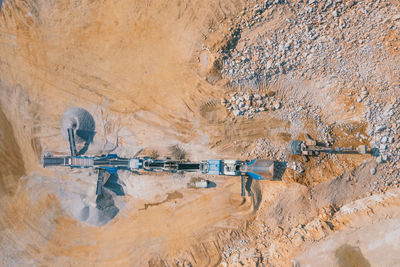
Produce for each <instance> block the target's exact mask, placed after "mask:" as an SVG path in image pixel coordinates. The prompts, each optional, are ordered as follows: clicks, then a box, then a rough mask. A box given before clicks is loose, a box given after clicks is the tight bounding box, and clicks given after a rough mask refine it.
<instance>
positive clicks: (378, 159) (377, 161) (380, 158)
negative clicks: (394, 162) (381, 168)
mask: <svg viewBox="0 0 400 267" xmlns="http://www.w3.org/2000/svg"><path fill="white" fill-rule="evenodd" d="M382 162H383V160H382V157H381V156H379V157H377V158H376V163H378V164H379V163H382Z"/></svg>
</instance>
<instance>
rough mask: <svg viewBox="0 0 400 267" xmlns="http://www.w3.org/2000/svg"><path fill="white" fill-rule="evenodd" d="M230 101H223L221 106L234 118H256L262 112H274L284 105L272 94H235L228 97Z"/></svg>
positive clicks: (224, 99)
mask: <svg viewBox="0 0 400 267" xmlns="http://www.w3.org/2000/svg"><path fill="white" fill-rule="evenodd" d="M228 96H229V97H228V99H226V98H223V99H221V104H222V105H223V106H225V107H226V109H227V110H228V111H230V112H231V113H232V114H233V116H235V117H237V116H247V117H254V115H255V114H257V113H259V112H262V111H269V110H270V111H274V110H278V109H280V108H281V107H282V103H281V102H280V101H279V100H277V99H275V98H274V96H273V95H272V94H271V93H270V94H267V93H266V94H252V93H244V92H234V93H231V94H229V95H228Z"/></svg>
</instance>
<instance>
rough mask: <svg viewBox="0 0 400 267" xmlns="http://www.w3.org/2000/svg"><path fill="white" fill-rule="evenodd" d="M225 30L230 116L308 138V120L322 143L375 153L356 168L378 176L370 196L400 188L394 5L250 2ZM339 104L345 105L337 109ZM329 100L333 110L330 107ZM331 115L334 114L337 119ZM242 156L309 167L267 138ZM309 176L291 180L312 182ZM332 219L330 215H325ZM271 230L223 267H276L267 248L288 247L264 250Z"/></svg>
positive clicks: (228, 253)
mask: <svg viewBox="0 0 400 267" xmlns="http://www.w3.org/2000/svg"><path fill="white" fill-rule="evenodd" d="M229 25H232V26H231V27H230V28H229V30H230V33H229V34H228V38H230V39H229V41H228V43H227V45H226V46H225V47H223V49H222V50H221V51H220V57H219V59H220V62H221V74H222V77H223V78H225V79H226V80H228V87H227V91H228V92H227V94H226V97H224V98H223V99H222V100H221V104H222V105H223V106H224V107H225V108H226V109H227V111H228V114H229V115H230V116H231V117H232V119H237V118H239V117H244V118H246V119H249V120H251V119H254V118H255V117H257V116H261V117H262V116H264V113H273V114H274V116H276V117H279V118H281V119H288V120H289V121H290V122H291V123H292V124H300V125H302V126H303V127H306V128H303V129H302V131H306V132H307V131H309V132H310V131H313V130H312V128H309V129H307V126H306V125H307V122H308V121H310V120H312V121H313V122H314V123H315V126H316V128H317V131H316V136H315V137H317V139H319V140H321V141H324V142H329V143H331V144H342V145H343V146H345V145H346V141H347V144H348V145H350V146H351V145H353V146H354V145H355V144H367V145H369V146H370V147H371V148H373V150H374V153H373V155H374V158H373V159H365V161H364V164H365V162H369V163H368V166H369V167H366V166H364V164H361V165H359V164H356V165H358V166H357V167H356V169H360V168H369V171H368V172H369V175H372V176H377V177H376V178H375V179H374V181H373V182H371V183H370V184H369V186H368V187H367V189H366V190H367V192H368V193H370V194H372V193H373V192H384V191H386V190H388V189H389V188H393V187H394V188H398V187H400V180H399V177H400V166H399V159H400V158H399V157H400V153H399V152H400V150H399V147H400V139H399V138H400V134H399V130H400V121H399V119H400V113H399V110H400V109H399V105H400V102H399V96H400V87H399V86H400V84H399V79H398V75H399V68H398V66H399V64H398V63H399V59H400V58H399V56H398V42H399V39H398V38H399V31H400V30H399V29H400V15H399V10H398V6H397V4H396V3H393V2H390V1H314V0H309V1H265V2H255V3H254V5H249V6H247V7H246V8H244V9H243V11H242V12H241V13H240V16H238V17H237V18H235V19H234V20H231V21H230V22H229ZM315 85H317V86H315ZM310 86H311V87H314V86H315V87H314V92H311V91H310V90H309V88H307V87H310ZM315 91H316V92H315ZM318 94H320V95H318ZM338 99H342V100H341V101H340V103H339V101H337V100H338ZM329 101H330V102H335V103H336V105H337V106H338V107H336V108H333V107H332V103H329ZM332 111H334V112H336V116H335V117H336V118H335V119H334V120H332V114H331V112H332ZM356 124H358V125H363V127H361V128H362V129H361V128H358V129H357V126H355V125H356ZM289 133H290V134H291V137H292V138H299V137H300V138H301V134H300V131H299V129H298V127H293V126H292V127H291V128H290V130H289ZM249 154H253V155H256V156H262V155H265V154H267V155H269V156H272V157H274V158H277V159H279V160H281V161H284V162H289V164H288V167H289V168H292V169H293V170H294V171H295V172H300V173H302V172H304V170H305V169H307V168H312V166H311V165H310V163H308V162H301V163H299V162H293V157H291V156H290V155H289V153H288V150H287V149H282V147H281V145H280V144H276V143H275V144H274V142H271V141H270V140H269V139H268V138H267V139H259V140H257V145H256V148H255V149H254V150H253V151H252V152H251V153H249ZM321 160H322V162H321V161H319V163H323V161H327V162H330V163H329V164H335V163H333V162H335V161H336V164H337V163H338V162H337V158H336V156H335V155H330V156H326V157H324V158H322V159H321ZM361 166H364V167H361ZM327 171H328V170H327ZM328 172H329V171H328ZM326 174H327V173H325V175H326ZM306 176H307V174H306ZM309 178H310V177H309ZM315 178H316V177H312V178H311V180H310V179H306V180H297V181H298V182H301V183H304V182H306V183H309V184H313V181H312V180H313V179H315ZM329 209H331V208H329ZM335 212H336V211H334V210H332V209H331V210H330V211H329V212H328V213H330V214H331V215H332V214H334V213H335ZM315 223H317V226H316V225H315ZM321 223H322V224H321ZM324 223H328V225H324ZM310 224H312V225H310ZM298 227H300V228H301V229H304V227H306V228H313V229H315V228H319V229H325V230H326V229H327V230H328V231H330V230H332V229H333V228H334V226H332V225H330V224H329V222H326V221H325V222H323V221H322V222H321V221H317V222H316V221H312V222H310V223H309V224H306V225H300V226H298ZM280 228H281V230H282V231H283V232H286V231H289V233H288V234H287V238H288V239H289V240H290V241H288V242H290V243H291V244H292V245H294V246H297V245H299V244H300V243H301V241H300V243H299V244H296V242H295V239H296V238H295V236H294V235H295V233H299V232H301V231H302V230H299V229H298V228H297V230H296V228H291V229H289V230H288V229H287V228H285V227H284V226H282V227H280ZM325 230H323V231H322V232H321V231H319V232H318V231H317V233H315V232H314V233H313V234H317V235H322V236H320V237H317V239H320V238H322V237H323V236H325ZM269 231H271V230H270V228H268V227H261V230H260V229H259V230H257V232H259V233H260V236H258V237H257V238H256V239H258V238H260V239H261V241H257V242H259V243H258V245H255V246H254V247H255V249H254V250H251V251H250V250H249V243H251V242H253V243H254V240H253V239H252V238H249V239H243V240H242V241H241V243H240V244H236V246H234V247H228V248H227V250H225V253H224V257H225V259H226V263H224V264H225V265H227V263H236V264H241V265H248V264H250V263H249V262H252V264H259V265H260V264H261V263H266V264H267V265H268V264H272V265H275V264H276V262H275V261H272V262H271V258H274V256H273V255H271V249H273V251H274V252H275V253H278V254H279V252H276V249H278V250H279V248H282V247H285V249H287V247H286V246H285V245H282V244H279V245H278V248H277V247H274V248H272V247H271V246H268V245H266V243H268V242H270V240H271V239H273V238H274V237H272V236H270V237H268V236H269V235H270V234H263V233H269ZM307 231H308V230H305V233H307ZM277 235H278V236H279V234H277ZM300 235H302V234H300ZM306 235H308V234H306ZM302 239H303V240H304V237H302ZM306 239H307V238H306ZM285 242H286V241H283V243H285ZM266 248H268V249H267V250H266ZM265 251H269V252H267V254H268V255H264V254H263V253H264V252H265ZM285 253H286V252H283V255H285ZM244 258H245V259H246V260H243V259H244ZM250 259H251V260H250ZM294 262H295V261H294ZM261 265H262V264H261ZM261 265H260V266H261ZM296 266H297V265H296Z"/></svg>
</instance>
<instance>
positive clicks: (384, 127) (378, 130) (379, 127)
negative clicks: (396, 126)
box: [375, 125, 386, 132]
mask: <svg viewBox="0 0 400 267" xmlns="http://www.w3.org/2000/svg"><path fill="white" fill-rule="evenodd" d="M385 129H386V126H385V125H379V126H377V127H376V128H375V132H382V131H383V130H385Z"/></svg>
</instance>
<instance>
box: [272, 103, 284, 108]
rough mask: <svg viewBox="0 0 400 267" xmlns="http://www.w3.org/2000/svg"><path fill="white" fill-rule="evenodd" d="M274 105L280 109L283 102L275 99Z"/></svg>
mask: <svg viewBox="0 0 400 267" xmlns="http://www.w3.org/2000/svg"><path fill="white" fill-rule="evenodd" d="M273 106H274V108H275V109H280V108H281V106H282V104H281V102H279V101H274V103H273Z"/></svg>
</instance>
